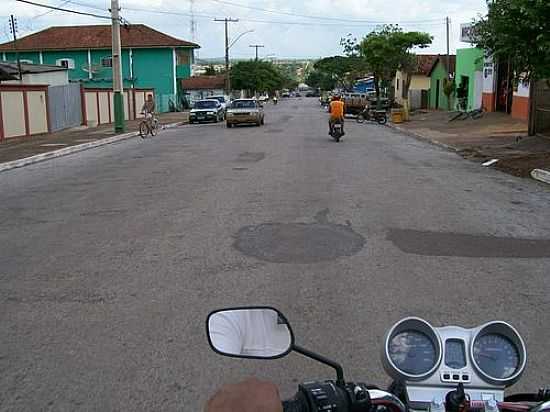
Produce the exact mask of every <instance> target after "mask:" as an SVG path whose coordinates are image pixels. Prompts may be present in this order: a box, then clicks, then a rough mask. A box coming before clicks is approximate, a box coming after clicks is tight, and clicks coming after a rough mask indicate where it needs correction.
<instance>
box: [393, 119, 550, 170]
mask: <svg viewBox="0 0 550 412" xmlns="http://www.w3.org/2000/svg"><path fill="white" fill-rule="evenodd" d="M449 118H450V114H449V113H447V112H427V113H426V112H423V113H417V114H415V115H412V116H411V121H410V122H406V123H402V124H398V125H392V127H394V128H396V129H398V130H401V131H403V132H405V133H407V134H410V135H413V136H415V137H417V138H419V139H422V140H427V141H430V142H432V143H434V144H437V145H440V146H443V147H446V148H448V149H451V150H455V151H456V152H457V153H458V154H460V155H461V156H462V157H464V158H466V159H470V160H473V161H476V162H479V163H483V162H485V161H487V160H491V159H498V162H497V163H495V164H494V166H492V167H494V168H496V169H499V170H501V171H503V172H506V173H509V174H512V175H515V176H520V177H528V176H529V175H530V173H531V171H532V170H533V169H545V170H550V139H546V138H543V137H537V136H532V137H527V123H526V122H523V121H520V120H517V119H514V118H512V117H511V116H509V115H506V114H503V113H485V115H484V116H483V118H481V119H478V120H472V119H468V120H456V121H453V122H449V121H448V120H449Z"/></svg>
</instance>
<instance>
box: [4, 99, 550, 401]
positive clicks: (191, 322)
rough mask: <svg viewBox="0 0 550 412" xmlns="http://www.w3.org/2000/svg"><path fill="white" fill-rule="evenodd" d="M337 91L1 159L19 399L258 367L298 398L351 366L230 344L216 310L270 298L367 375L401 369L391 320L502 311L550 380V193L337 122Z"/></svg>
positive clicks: (193, 382)
mask: <svg viewBox="0 0 550 412" xmlns="http://www.w3.org/2000/svg"><path fill="white" fill-rule="evenodd" d="M325 116H326V114H325V113H322V112H321V111H320V110H319V107H318V106H317V104H316V101H315V99H303V100H283V101H281V103H280V104H279V105H278V106H271V105H270V106H269V107H267V109H266V125H265V126H264V127H261V128H257V127H242V128H233V129H226V128H225V127H223V125H222V124H218V125H200V126H199V125H194V126H184V127H181V128H177V129H173V130H167V131H164V132H162V133H161V134H160V135H159V136H158V137H157V138H154V139H148V140H145V141H143V140H141V139H132V140H129V141H125V142H122V143H119V144H114V145H110V146H106V147H101V148H98V149H94V150H89V151H86V152H82V153H79V154H75V155H71V156H67V157H64V158H59V159H56V160H52V161H48V162H44V163H40V164H36V165H33V166H29V167H25V168H22V169H17V170H12V171H9V172H5V173H2V174H0V208H1V211H2V212H1V214H0V409H1V410H25V411H27V410H52V411H54V410H55V411H65V410H66V411H70V410H101V411H107V410H128V411H138V410H144V411H145V410H146V411H151V410H163V411H164V410H166V411H171V410H174V411H175V410H184V411H198V410H201V408H202V405H203V404H204V402H205V400H206V399H207V398H208V397H209V395H211V394H212V392H213V391H214V390H215V388H217V387H219V386H220V385H221V384H222V383H224V382H234V381H235V380H237V379H239V378H242V377H245V376H248V375H256V376H259V377H262V378H269V379H272V380H273V381H275V382H276V383H277V384H279V385H280V387H281V390H282V393H283V395H284V396H290V395H291V394H292V393H293V391H294V390H295V389H296V386H297V383H298V382H300V381H302V380H311V379H316V378H321V379H323V378H331V377H333V373H332V371H331V370H330V369H328V368H326V367H323V366H322V365H318V364H316V363H315V362H313V361H309V360H307V359H305V358H303V357H301V356H300V355H298V354H291V355H290V356H288V357H287V358H284V359H281V360H275V361H264V362H262V361H248V360H237V359H230V358H222V357H221V356H219V355H216V354H215V353H213V352H212V351H211V350H210V349H209V347H208V344H207V341H206V338H205V330H204V329H205V326H204V322H205V318H206V315H207V314H208V312H209V311H210V310H212V309H214V308H219V307H224V306H235V305H246V304H269V305H274V306H276V307H278V308H280V309H281V310H282V311H283V312H284V313H285V314H286V315H287V317H288V318H289V320H290V322H291V324H292V326H293V329H294V332H295V335H296V337H297V342H298V343H300V344H301V345H302V346H306V347H308V348H311V349H313V350H317V351H319V352H321V353H323V354H325V355H326V356H329V357H331V358H334V359H336V360H338V361H340V362H341V363H342V364H343V366H344V370H345V373H346V378H349V379H355V380H362V381H367V382H369V383H375V384H379V385H385V384H387V383H388V381H389V379H388V378H387V377H386V376H385V374H384V372H383V369H382V365H381V362H380V352H381V345H382V338H383V335H384V332H385V331H386V329H387V328H389V327H390V326H391V325H392V323H394V322H395V321H397V320H399V319H400V318H401V317H404V316H407V315H417V316H420V317H423V318H425V319H427V320H429V321H430V322H432V323H433V324H434V325H443V324H458V325H463V326H468V327H470V326H476V325H480V324H482V323H484V322H486V321H488V320H492V319H495V318H498V319H503V320H507V321H509V322H511V323H512V324H513V325H514V326H515V327H516V328H517V329H518V330H519V331H520V332H521V334H522V335H523V336H524V338H525V341H526V344H527V348H528V352H529V361H528V368H527V372H526V373H525V375H524V377H523V379H522V381H521V382H520V383H519V384H517V385H516V387H515V389H517V390H528V389H537V388H538V387H539V386H542V385H544V384H548V383H549V382H548V377H549V374H548V369H547V365H549V364H550V352H549V351H548V342H549V341H550V327H548V325H549V324H550V298H549V296H550V293H549V290H550V245H549V242H550V208H549V207H548V205H549V204H550V190H549V189H548V188H547V187H545V186H543V185H542V184H538V183H536V182H534V181H529V180H525V179H523V180H522V179H519V178H514V177H511V176H508V175H505V174H502V173H500V172H497V171H494V170H488V169H485V168H482V167H480V166H479V165H477V164H475V163H471V162H469V161H466V160H463V159H461V158H459V157H458V156H456V155H454V154H452V153H449V152H446V151H443V150H441V149H439V148H436V147H434V146H430V145H427V144H425V143H420V142H418V141H415V140H414V139H412V138H410V137H406V136H403V135H401V134H398V133H396V132H394V131H392V130H391V129H389V128H387V127H380V126H377V125H358V124H354V123H352V122H348V123H347V135H346V137H345V138H344V140H343V142H341V143H339V144H337V143H335V142H333V141H331V140H330V139H329V137H328V135H327V130H326V119H325Z"/></svg>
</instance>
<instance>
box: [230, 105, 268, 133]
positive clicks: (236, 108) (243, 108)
mask: <svg viewBox="0 0 550 412" xmlns="http://www.w3.org/2000/svg"><path fill="white" fill-rule="evenodd" d="M225 122H226V124H227V127H233V126H234V125H236V124H255V125H256V126H261V125H263V124H264V108H263V107H262V105H261V103H260V102H258V101H257V100H256V99H237V100H233V102H232V103H231V106H229V108H228V109H227V115H226V118H225Z"/></svg>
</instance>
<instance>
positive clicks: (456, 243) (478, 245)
mask: <svg viewBox="0 0 550 412" xmlns="http://www.w3.org/2000/svg"><path fill="white" fill-rule="evenodd" d="M387 240H389V241H391V242H392V243H393V244H394V245H395V246H396V247H397V248H398V249H399V250H401V251H402V252H405V253H410V254H415V255H421V256H452V257H472V258H550V239H522V238H510V237H497V236H486V235H471V234H465V233H453V232H430V231H420V230H410V229H395V228H392V229H390V230H389V231H388V235H387Z"/></svg>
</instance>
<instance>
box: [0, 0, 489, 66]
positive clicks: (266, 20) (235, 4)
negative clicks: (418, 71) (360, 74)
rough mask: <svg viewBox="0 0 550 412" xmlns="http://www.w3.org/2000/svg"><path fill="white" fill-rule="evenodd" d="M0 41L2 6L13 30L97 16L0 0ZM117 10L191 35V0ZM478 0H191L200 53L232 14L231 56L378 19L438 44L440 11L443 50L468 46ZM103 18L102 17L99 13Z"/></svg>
mask: <svg viewBox="0 0 550 412" xmlns="http://www.w3.org/2000/svg"><path fill="white" fill-rule="evenodd" d="M1 1H2V4H3V6H4V7H3V11H2V12H0V13H1V14H0V22H1V23H0V41H1V42H5V41H8V40H9V38H10V37H9V36H10V32H9V25H8V19H9V14H11V13H13V14H14V15H16V16H17V18H18V22H19V36H24V35H25V34H29V33H32V32H35V31H38V30H40V29H43V28H46V27H48V26H52V25H70V24H98V23H102V22H104V21H105V20H101V19H97V18H94V17H85V16H78V15H75V14H68V13H63V12H57V11H51V12H49V11H48V9H44V8H39V7H36V6H32V5H28V4H23V3H20V2H18V1H16V0H1ZM33 1H35V2H37V3H43V4H48V5H52V6H58V7H63V8H68V9H72V10H79V11H86V12H90V13H97V14H100V15H102V14H106V13H107V8H108V7H109V5H110V0H74V1H73V0H33ZM120 4H121V7H122V15H123V16H124V17H125V18H126V19H127V20H128V21H129V22H130V23H144V24H147V25H150V26H152V27H154V28H156V29H158V30H160V31H163V32H165V33H168V34H171V35H173V36H175V37H178V38H182V39H185V40H191V29H190V28H191V17H190V10H191V0H120ZM485 11H486V6H485V0H302V1H300V0H194V14H195V21H196V37H195V41H196V42H198V43H199V44H200V45H201V47H202V48H201V50H200V52H199V55H200V57H220V56H223V54H224V33H223V23H215V22H213V21H212V20H213V18H223V17H232V18H238V19H239V22H238V23H232V24H231V25H230V35H231V37H232V39H235V38H236V37H237V36H238V35H239V34H240V33H242V32H246V31H249V30H253V32H251V33H247V34H245V35H244V36H243V37H242V38H241V39H240V40H239V41H238V42H237V43H235V45H234V46H233V48H232V49H231V55H232V57H235V58H247V57H252V56H253V55H254V49H252V48H250V47H249V45H251V44H263V45H265V48H263V49H261V50H260V56H263V57H265V56H274V57H276V58H284V57H287V58H300V57H320V56H329V55H335V54H339V53H341V47H340V45H339V43H340V38H342V37H344V36H345V35H347V34H348V33H351V34H353V35H354V36H355V37H362V36H364V35H365V34H367V33H368V32H369V31H371V30H373V29H374V28H375V27H376V26H377V25H379V24H382V23H397V24H399V25H401V26H402V27H403V28H404V29H405V30H419V31H425V32H429V33H431V34H432V35H433V36H434V41H433V44H432V46H431V47H430V48H429V49H425V50H423V51H422V53H444V52H445V47H446V46H445V17H446V16H449V17H450V19H451V35H450V42H451V50H452V51H454V50H455V49H456V48H461V47H468V45H467V44H464V43H461V42H460V41H459V29H460V24H461V23H465V22H469V21H471V20H472V18H474V17H476V16H477V15H478V14H479V13H482V14H483V13H485ZM105 22H106V23H108V21H105Z"/></svg>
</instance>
